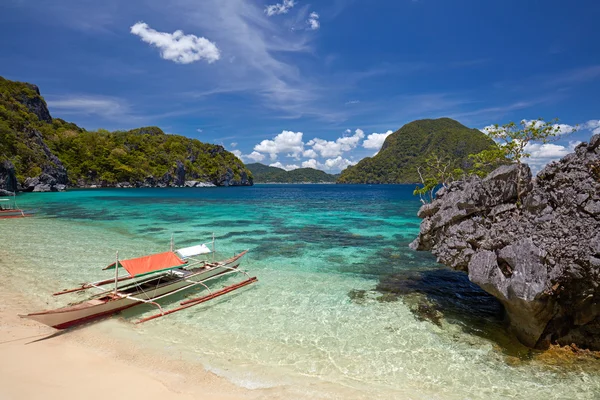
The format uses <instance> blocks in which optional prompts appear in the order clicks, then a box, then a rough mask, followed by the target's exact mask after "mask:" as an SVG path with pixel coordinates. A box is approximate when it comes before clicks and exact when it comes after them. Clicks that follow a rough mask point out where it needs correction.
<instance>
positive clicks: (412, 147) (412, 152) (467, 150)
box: [337, 118, 495, 184]
mask: <svg viewBox="0 0 600 400" xmlns="http://www.w3.org/2000/svg"><path fill="white" fill-rule="evenodd" d="M494 147H495V144H494V141H493V140H492V139H490V138H489V137H488V136H486V135H485V134H484V133H482V132H481V131H480V130H479V129H471V128H467V127H466V126H464V125H462V124H461V123H460V122H458V121H455V120H453V119H450V118H439V119H423V120H418V121H413V122H410V123H408V124H406V125H404V126H403V127H402V128H400V129H398V130H397V131H396V132H394V133H392V134H391V135H390V136H388V137H387V138H386V140H385V142H384V143H383V146H382V147H381V150H380V151H379V153H377V155H376V156H374V157H366V158H364V159H362V160H361V161H360V162H359V163H358V164H356V165H354V166H350V167H348V168H346V169H345V170H343V171H342V173H341V175H340V177H339V179H338V180H337V182H338V183H369V184H376V183H415V182H420V181H421V179H420V177H419V173H418V171H417V168H418V167H419V166H423V165H426V164H427V160H428V158H429V157H430V156H432V155H433V154H437V155H440V156H442V155H446V156H448V158H449V159H450V160H451V162H452V164H451V165H450V166H449V169H450V170H451V169H454V168H461V169H465V168H466V166H467V164H469V163H470V160H469V156H470V155H473V154H477V153H479V152H481V151H483V150H488V149H493V148H494Z"/></svg>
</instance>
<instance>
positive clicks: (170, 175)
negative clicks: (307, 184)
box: [0, 77, 253, 191]
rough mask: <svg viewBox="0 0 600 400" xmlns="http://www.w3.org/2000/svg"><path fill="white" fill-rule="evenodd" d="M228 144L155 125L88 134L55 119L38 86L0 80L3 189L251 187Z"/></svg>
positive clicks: (248, 175) (0, 186)
mask: <svg viewBox="0 0 600 400" xmlns="http://www.w3.org/2000/svg"><path fill="white" fill-rule="evenodd" d="M252 183H253V182H252V173H251V172H250V171H249V170H248V169H247V168H246V167H245V166H244V164H243V163H242V162H241V161H240V160H239V159H238V158H237V157H235V156H234V155H233V154H232V153H230V152H228V151H226V150H225V149H224V148H223V146H219V145H213V144H208V143H202V142H200V141H198V140H196V139H191V138H187V137H184V136H179V135H169V134H165V133H164V132H163V131H162V130H161V129H160V128H158V127H152V126H151V127H143V128H138V129H133V130H130V131H116V132H108V131H106V130H99V131H97V132H90V131H86V130H85V129H83V128H80V127H78V126H77V125H75V124H73V123H69V122H66V121H63V120H61V119H59V118H52V117H51V115H50V112H49V111H48V108H47V106H46V102H45V101H44V98H43V97H42V96H41V95H40V91H39V89H38V87H37V86H35V85H32V84H29V83H23V82H15V81H10V80H7V79H4V78H2V77H0V190H6V191H14V190H21V191H58V190H64V189H65V188H66V187H67V186H75V187H99V186H102V187H113V186H115V187H149V186H151V187H154V186H158V187H169V186H178V187H179V186H182V187H183V186H186V187H198V186H235V185H252Z"/></svg>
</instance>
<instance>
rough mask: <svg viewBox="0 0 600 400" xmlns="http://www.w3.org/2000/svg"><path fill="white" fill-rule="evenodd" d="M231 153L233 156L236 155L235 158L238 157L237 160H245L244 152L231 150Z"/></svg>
mask: <svg viewBox="0 0 600 400" xmlns="http://www.w3.org/2000/svg"><path fill="white" fill-rule="evenodd" d="M231 152H232V153H233V155H234V156H236V157H237V158H239V159H240V160H242V159H243V157H244V156H243V155H242V152H241V151H239V150H231Z"/></svg>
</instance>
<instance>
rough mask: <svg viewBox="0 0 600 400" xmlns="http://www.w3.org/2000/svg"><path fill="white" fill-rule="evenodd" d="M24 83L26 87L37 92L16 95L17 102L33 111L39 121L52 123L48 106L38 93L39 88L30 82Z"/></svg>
mask: <svg viewBox="0 0 600 400" xmlns="http://www.w3.org/2000/svg"><path fill="white" fill-rule="evenodd" d="M25 85H27V87H29V88H30V89H31V90H33V91H34V92H35V93H36V94H37V96H35V97H29V96H25V95H21V96H20V97H18V100H19V102H20V103H21V104H23V105H25V107H27V108H28V109H29V111H31V112H32V113H34V114H35V115H36V116H37V117H38V118H39V120H40V121H44V122H48V123H52V117H51V116H50V111H48V106H47V105H46V102H45V101H44V98H43V97H42V96H41V94H40V89H39V88H38V87H37V85H33V84H31V83H26V84H25Z"/></svg>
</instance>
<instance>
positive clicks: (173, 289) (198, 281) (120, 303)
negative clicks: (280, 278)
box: [20, 237, 257, 329]
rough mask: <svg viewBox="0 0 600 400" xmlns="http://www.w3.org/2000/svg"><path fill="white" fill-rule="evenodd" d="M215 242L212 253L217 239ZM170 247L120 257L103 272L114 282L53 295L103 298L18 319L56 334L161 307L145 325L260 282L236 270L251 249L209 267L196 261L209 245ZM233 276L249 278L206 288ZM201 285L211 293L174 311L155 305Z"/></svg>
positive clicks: (144, 319)
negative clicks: (130, 311) (123, 313)
mask: <svg viewBox="0 0 600 400" xmlns="http://www.w3.org/2000/svg"><path fill="white" fill-rule="evenodd" d="M212 243H213V254H214V237H213V242H212ZM172 247H173V244H172V242H171V250H170V251H167V252H164V253H157V254H151V255H147V256H144V257H139V258H132V259H129V260H119V255H118V252H117V259H116V262H115V263H113V264H111V265H109V266H107V267H106V268H104V269H105V270H106V269H113V268H114V269H115V277H114V278H112V279H106V280H103V281H98V282H92V283H84V284H82V285H81V286H79V287H76V288H74V289H65V290H63V291H60V292H57V293H54V296H59V295H63V294H66V293H73V292H80V291H84V290H88V289H97V290H100V293H98V294H96V295H95V296H93V297H91V298H89V299H88V300H85V301H82V302H80V303H77V304H74V305H70V306H66V307H62V308H58V309H55V310H49V311H41V312H36V313H31V314H27V315H20V317H22V318H29V319H32V320H35V321H38V322H41V323H42V324H45V325H48V326H51V327H53V328H56V329H65V328H69V327H72V326H75V325H79V324H82V323H86V322H89V321H92V320H95V319H98V318H100V317H105V316H108V315H111V314H115V313H117V312H119V311H122V310H125V309H128V308H130V307H133V306H136V305H138V304H144V303H145V304H152V305H154V306H156V307H158V309H159V311H160V312H159V313H157V314H154V315H151V316H149V317H146V318H143V319H141V320H139V321H137V322H136V323H142V322H146V321H150V320H152V319H155V318H159V317H163V316H165V315H169V314H172V313H174V312H177V311H181V310H183V309H186V308H189V307H193V306H195V305H198V304H201V303H204V302H205V301H208V300H212V299H214V298H216V297H218V296H221V295H224V294H226V293H229V292H231V291H233V290H236V289H239V288H242V287H244V286H246V285H249V284H251V283H254V282H256V281H257V279H256V277H250V276H249V275H248V274H247V273H246V272H244V271H242V270H240V269H238V266H239V261H240V259H241V258H242V257H243V256H244V255H245V254H246V253H247V250H246V251H243V252H242V253H240V254H238V255H235V256H233V257H231V258H229V259H227V260H223V261H218V262H209V261H208V260H201V259H199V258H198V256H201V255H204V254H208V253H210V252H211V250H210V249H209V248H208V246H206V244H201V245H196V246H192V247H186V248H183V249H179V250H175V251H173V250H172ZM213 257H214V256H213ZM119 267H123V268H124V269H125V270H126V271H127V272H128V275H127V276H122V277H119ZM230 274H244V275H245V276H246V278H247V279H245V280H243V281H241V282H239V283H236V284H234V285H231V286H227V287H225V288H223V289H220V290H217V291H211V289H210V288H209V287H208V286H207V284H206V283H207V282H208V281H210V280H213V279H216V278H219V277H222V276H225V275H230ZM123 282H125V283H123ZM111 283H113V284H114V289H112V290H106V289H105V285H109V284H111ZM198 286H201V287H204V288H205V289H207V290H208V294H206V295H204V296H201V297H196V298H193V299H189V300H186V301H183V302H181V303H180V306H179V307H176V308H174V309H171V310H164V309H163V308H162V306H160V305H159V304H158V303H157V300H160V299H162V298H165V297H168V296H172V295H174V294H176V293H179V292H181V291H184V290H186V289H189V288H192V287H198Z"/></svg>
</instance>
